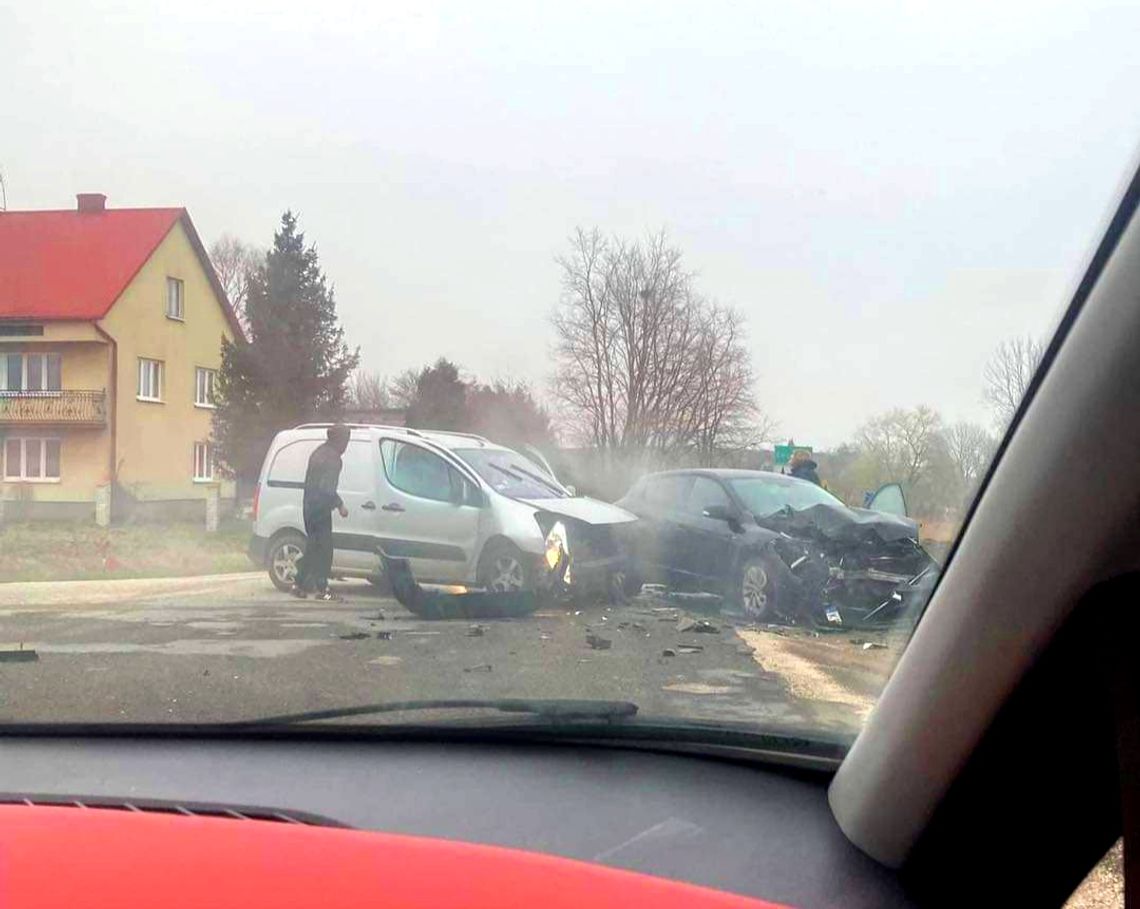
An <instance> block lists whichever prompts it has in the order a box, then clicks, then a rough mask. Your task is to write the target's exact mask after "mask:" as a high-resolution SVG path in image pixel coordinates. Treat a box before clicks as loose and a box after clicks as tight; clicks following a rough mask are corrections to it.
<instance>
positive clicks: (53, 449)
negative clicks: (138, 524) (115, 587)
mask: <svg viewBox="0 0 1140 909" xmlns="http://www.w3.org/2000/svg"><path fill="white" fill-rule="evenodd" d="M240 332H241V329H240V327H239V325H238V322H237V320H236V318H235V317H234V313H233V310H232V309H231V307H230V305H229V302H228V301H227V299H226V295H225V292H224V291H223V290H222V288H221V285H220V284H219V283H218V279H217V276H216V275H215V274H214V270H213V268H212V266H211V265H210V261H209V258H208V257H207V255H206V252H205V249H204V248H203V246H202V242H201V240H200V239H199V238H198V234H197V232H196V231H195V230H194V225H193V224H192V223H191V221H190V216H189V215H188V214H187V213H186V210H185V209H182V208H145V209H108V208H107V207H106V199H105V197H104V196H102V195H100V194H97V193H84V194H81V195H79V196H78V205H77V207H76V209H75V210H69V211H26V212H22V211H8V212H0V508H2V509H3V516H4V517H7V518H9V519H10V518H12V517H24V518H30V519H51V518H64V519H90V518H95V517H96V516H98V518H99V519H100V520H103V519H108V518H109V516H110V515H111V514H112V513H113V514H114V515H115V516H116V517H129V516H135V517H156V518H166V517H187V518H189V517H199V516H201V515H203V514H204V512H205V504H204V503H205V501H206V499H207V498H209V497H212V496H217V495H220V496H221V497H222V498H232V497H233V487H232V484H230V483H228V482H223V481H221V479H220V477H219V476H218V475H217V473H216V470H215V466H214V451H213V446H212V445H211V442H210V428H211V415H212V413H213V407H214V405H213V387H214V381H215V378H216V374H217V370H218V367H219V366H220V363H221V342H222V339H223V338H228V339H231V340H232V339H233V338H234V337H235V336H238V335H239V334H240Z"/></svg>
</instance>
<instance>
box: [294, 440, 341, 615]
mask: <svg viewBox="0 0 1140 909" xmlns="http://www.w3.org/2000/svg"><path fill="white" fill-rule="evenodd" d="M349 438H350V433H349V429H348V427H347V426H344V425H342V424H340V423H337V424H336V425H335V426H330V427H329V431H328V441H327V442H325V443H324V444H323V445H321V446H319V447H318V448H317V450H316V451H314V452H313V453H312V454H311V455H309V466H308V468H307V469H306V470H305V497H304V500H303V504H302V506H301V507H302V511H303V514H304V517H305V535H306V536H307V537H308V542H307V543H306V544H305V554H304V555H303V556H301V558H299V559H298V560H297V579H296V580H295V581H294V582H293V596H295V597H299V598H300V599H302V600H303V599H305V597H307V596H308V595H309V594H310V593H314V594H316V598H317V599H318V600H325V601H331V600H339V599H340V597H338V596H337V595H336V594H335V593H330V592H329V571H331V570H332V560H333V539H332V513H333V511H334V510H335V511H336V512H337V513H338V514H339V515H340V516H341V517H342V518H347V517H348V509H347V508H345V507H344V502H342V501H341V500H340V496H339V495H337V492H336V487H337V484H338V483H339V482H340V468H341V459H340V456H341V455H342V454H344V450H345V449H346V448H348V440H349Z"/></svg>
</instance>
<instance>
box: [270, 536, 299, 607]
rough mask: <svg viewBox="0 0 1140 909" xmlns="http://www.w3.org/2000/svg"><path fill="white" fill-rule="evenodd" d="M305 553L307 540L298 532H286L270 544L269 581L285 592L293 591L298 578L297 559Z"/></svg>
mask: <svg viewBox="0 0 1140 909" xmlns="http://www.w3.org/2000/svg"><path fill="white" fill-rule="evenodd" d="M304 552H305V538H304V536H302V535H301V534H299V533H297V532H296V531H292V530H290V531H286V532H284V533H282V534H279V535H278V536H276V537H275V538H274V539H273V541H272V542H271V543H270V544H269V551H268V555H267V557H266V561H267V567H268V569H269V580H271V581H272V582H273V586H274V587H276V588H277V589H278V590H280V591H283V592H288V591H290V590H292V589H293V581H295V580H296V578H297V559H299V558H300V557H301V556H302V555H304Z"/></svg>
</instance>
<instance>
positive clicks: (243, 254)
mask: <svg viewBox="0 0 1140 909" xmlns="http://www.w3.org/2000/svg"><path fill="white" fill-rule="evenodd" d="M264 261H265V252H264V250H261V249H258V248H257V247H256V246H254V245H252V244H250V243H246V242H245V241H243V240H239V239H238V238H237V237H235V236H233V235H232V234H222V236H220V237H219V238H218V239H217V240H215V241H214V243H213V245H212V246H211V247H210V262H211V263H212V264H213V266H214V272H215V274H217V276H218V280H219V281H220V282H221V284H222V289H223V290H224V291H225V292H226V296H227V297H228V298H229V301H230V305H231V306H233V309H234V313H235V314H236V315H237V317H238V321H239V322H240V323H241V325H242V327H243V328H248V320H247V319H246V313H245V303H246V298H247V296H248V291H247V288H248V284H249V274H250V272H251V271H253V270H254V269H255V268H257V267H258V266H259V265H261V264H262V263H264Z"/></svg>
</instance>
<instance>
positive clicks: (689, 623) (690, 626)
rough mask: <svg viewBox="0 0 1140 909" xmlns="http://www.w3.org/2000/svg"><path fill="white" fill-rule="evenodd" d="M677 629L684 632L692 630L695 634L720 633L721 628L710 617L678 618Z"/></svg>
mask: <svg viewBox="0 0 1140 909" xmlns="http://www.w3.org/2000/svg"><path fill="white" fill-rule="evenodd" d="M677 631H679V632H682V633H684V632H686V631H691V632H693V633H694V634H720V628H718V627H717V626H716V625H714V624H713V623H712V622H710V621H709V620H708V619H688V618H685V619H678V620H677Z"/></svg>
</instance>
